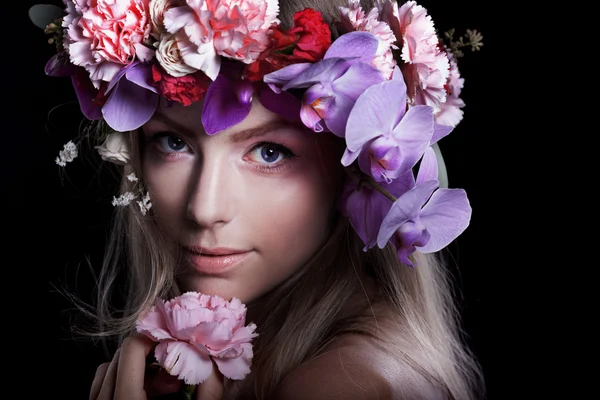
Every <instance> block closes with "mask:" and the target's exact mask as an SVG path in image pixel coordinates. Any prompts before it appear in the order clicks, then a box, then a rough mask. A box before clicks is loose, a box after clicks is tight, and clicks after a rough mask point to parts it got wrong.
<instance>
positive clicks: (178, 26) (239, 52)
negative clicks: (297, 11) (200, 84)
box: [164, 0, 279, 80]
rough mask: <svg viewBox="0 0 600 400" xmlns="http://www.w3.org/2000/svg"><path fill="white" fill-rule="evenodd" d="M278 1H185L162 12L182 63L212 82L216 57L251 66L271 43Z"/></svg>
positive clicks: (216, 66) (216, 62)
mask: <svg viewBox="0 0 600 400" xmlns="http://www.w3.org/2000/svg"><path fill="white" fill-rule="evenodd" d="M278 12H279V4H278V2H277V0H187V6H183V7H174V8H171V9H170V10H167V11H166V12H165V13H164V25H165V28H166V29H167V31H168V32H170V33H172V34H175V35H176V36H175V37H176V38H177V40H178V43H177V46H178V48H179V49H180V52H181V56H182V58H183V60H184V62H185V63H186V64H187V65H189V66H191V67H194V68H196V69H199V70H201V71H203V72H204V73H205V74H206V75H207V76H208V77H209V78H211V79H212V80H215V79H216V77H217V75H218V73H219V69H220V65H221V64H220V58H219V56H225V57H228V58H231V59H234V60H239V61H242V62H244V63H246V64H250V63H252V62H254V61H256V60H257V59H258V56H259V54H260V53H261V52H262V51H263V50H265V49H266V48H267V47H268V45H269V43H270V33H269V31H270V28H271V27H272V25H273V24H276V23H279V20H278V19H277V14H278Z"/></svg>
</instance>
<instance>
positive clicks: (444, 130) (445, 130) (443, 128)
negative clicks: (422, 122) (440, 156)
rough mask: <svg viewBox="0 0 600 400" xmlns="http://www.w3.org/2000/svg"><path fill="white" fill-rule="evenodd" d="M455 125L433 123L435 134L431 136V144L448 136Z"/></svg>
mask: <svg viewBox="0 0 600 400" xmlns="http://www.w3.org/2000/svg"><path fill="white" fill-rule="evenodd" d="M452 130H454V127H452V126H448V125H440V124H436V123H434V124H433V135H432V136H431V141H430V144H434V143H437V142H438V141H439V140H440V139H441V138H443V137H445V136H448V134H449V133H450V132H452Z"/></svg>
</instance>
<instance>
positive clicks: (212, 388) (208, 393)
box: [196, 362, 223, 400]
mask: <svg viewBox="0 0 600 400" xmlns="http://www.w3.org/2000/svg"><path fill="white" fill-rule="evenodd" d="M222 398H223V375H222V374H221V372H219V368H218V367H217V366H216V365H215V363H214V362H213V368H212V373H211V374H210V375H209V376H208V378H207V379H206V380H205V381H204V382H202V383H201V384H199V385H198V390H197V391H196V400H221V399H222Z"/></svg>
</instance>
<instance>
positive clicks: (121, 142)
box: [95, 132, 129, 165]
mask: <svg viewBox="0 0 600 400" xmlns="http://www.w3.org/2000/svg"><path fill="white" fill-rule="evenodd" d="M128 134H129V133H124V132H114V133H110V134H108V136H107V137H106V140H105V141H104V143H102V145H101V146H96V147H95V148H96V150H98V153H99V154H100V157H102V159H103V160H104V161H110V162H113V163H115V164H120V165H124V164H127V163H128V162H129V141H128V140H127V137H126V136H125V135H128Z"/></svg>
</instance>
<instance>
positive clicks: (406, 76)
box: [32, 0, 483, 400]
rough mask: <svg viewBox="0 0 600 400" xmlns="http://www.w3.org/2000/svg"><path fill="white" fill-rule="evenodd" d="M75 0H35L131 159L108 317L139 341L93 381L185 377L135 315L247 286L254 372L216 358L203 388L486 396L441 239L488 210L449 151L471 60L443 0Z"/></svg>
mask: <svg viewBox="0 0 600 400" xmlns="http://www.w3.org/2000/svg"><path fill="white" fill-rule="evenodd" d="M112 3H115V4H114V5H111V4H112ZM66 4H67V10H66V14H65V13H64V12H63V13H62V14H60V13H58V14H55V15H53V16H52V17H53V18H54V17H58V18H60V19H59V20H58V21H57V22H55V23H54V25H47V21H46V22H43V23H42V22H40V21H41V19H42V17H40V15H38V14H35V13H32V19H33V20H34V22H36V24H38V25H41V26H45V27H46V29H47V31H48V32H50V33H52V34H54V35H55V38H56V40H57V42H58V43H59V45H58V50H59V51H58V54H57V57H55V58H53V60H51V61H50V62H49V64H48V65H47V72H48V73H49V74H50V75H61V74H62V75H69V76H71V77H72V79H73V82H74V83H75V88H76V91H77V94H78V98H79V100H80V104H81V109H82V112H83V113H84V114H85V115H86V117H88V118H89V119H91V120H96V121H98V125H97V129H96V130H95V131H92V130H87V131H86V134H87V135H91V136H92V137H93V138H95V139H96V140H98V144H99V145H98V146H97V149H98V151H99V152H100V155H101V156H102V158H103V159H104V160H107V161H112V162H113V165H115V166H116V167H117V169H118V172H119V173H120V174H121V176H122V183H121V193H120V194H118V195H117V196H115V199H114V202H113V204H115V205H116V206H117V207H116V210H115V222H114V229H113V230H112V232H113V236H112V238H111V242H110V246H109V247H108V248H107V254H106V262H105V264H104V265H103V268H102V270H101V276H100V280H99V287H98V293H99V298H98V304H97V314H96V317H97V318H98V321H99V323H98V327H100V328H101V329H100V332H98V334H100V335H103V336H105V337H107V338H114V337H116V338H118V340H119V343H120V344H121V345H120V348H119V350H117V352H116V353H115V355H114V357H113V359H112V361H111V362H109V363H106V364H103V365H101V366H100V367H99V368H98V371H97V374H96V376H95V378H94V382H93V384H92V388H91V391H90V398H91V399H111V398H114V399H137V398H146V397H148V398H155V397H158V396H160V395H164V394H168V393H172V392H176V391H178V390H180V388H181V384H182V382H181V381H180V380H177V379H173V377H170V375H168V374H167V373H165V372H164V370H162V369H158V370H157V369H156V368H154V367H152V366H149V363H148V359H149V357H150V355H151V352H152V348H153V345H154V343H153V342H152V341H150V340H149V339H147V338H145V337H144V336H142V335H139V334H136V332H135V326H136V322H137V321H139V320H140V318H142V317H143V316H144V315H145V314H146V313H147V312H148V310H149V309H150V308H151V307H152V306H153V305H154V304H155V302H156V299H169V298H173V297H175V296H178V295H180V294H182V293H184V292H188V291H194V292H200V293H204V294H209V295H218V296H221V297H223V298H225V299H232V298H238V299H240V300H241V301H242V302H243V303H245V304H246V305H247V307H248V308H247V316H246V319H247V321H251V322H253V323H255V324H256V326H257V333H258V336H257V337H256V338H255V339H254V341H253V352H254V357H253V358H252V367H251V372H250V373H249V374H248V376H246V377H245V378H244V379H242V380H230V379H223V377H222V376H221V375H220V373H219V372H218V371H217V370H216V369H214V372H213V374H212V375H211V376H210V378H209V379H207V380H206V381H205V382H202V383H201V384H200V385H198V390H197V391H196V392H195V395H194V396H195V398H198V399H211V398H223V399H269V398H270V399H283V400H285V399H334V398H339V399H458V400H467V399H476V398H482V397H483V388H482V385H481V382H482V380H481V374H480V371H479V369H478V365H477V362H476V360H475V359H474V358H473V357H472V355H471V354H470V352H469V350H468V348H466V346H465V345H464V343H463V342H462V340H461V337H462V336H461V326H460V323H459V319H458V315H457V310H456V308H455V304H454V299H453V293H452V291H451V288H450V282H449V276H448V273H447V271H446V269H445V267H444V265H443V264H442V263H441V262H440V259H441V258H440V257H439V255H438V254H439V253H438V251H439V250H441V249H442V248H443V247H444V246H445V245H447V244H448V243H449V242H450V241H452V240H453V239H454V238H455V237H456V236H458V235H459V234H460V233H461V232H462V231H463V230H464V229H465V228H466V226H467V225H468V220H469V217H470V207H469V205H468V201H467V200H466V197H465V194H464V191H462V190H460V189H447V188H444V187H440V186H443V184H442V185H440V182H441V181H443V175H439V174H440V172H439V171H440V170H441V171H442V172H443V168H442V166H443V165H442V164H441V163H440V161H441V159H440V158H439V154H438V156H437V157H436V151H437V148H436V142H437V141H438V140H439V139H440V138H442V137H443V136H445V135H447V134H448V133H450V131H451V130H452V127H453V126H455V125H456V124H457V123H458V121H460V118H462V111H460V107H461V106H462V103H461V100H460V98H459V97H458V95H459V94H460V88H461V87H462V79H460V77H459V75H457V70H456V63H455V58H454V56H453V53H452V51H451V49H450V47H444V46H443V45H442V44H441V43H440V42H439V39H438V37H437V36H436V33H435V31H434V30H433V24H432V22H431V19H430V17H429V16H428V15H427V12H426V10H425V9H423V8H422V7H420V6H419V5H417V4H416V3H414V2H407V3H406V4H396V3H395V2H391V1H380V2H378V3H377V4H373V3H371V2H361V3H360V4H359V3H358V2H357V1H353V0H350V1H347V0H344V1H342V0H339V1H337V0H336V1H331V0H327V1H325V0H320V1H319V0H313V1H309V0H304V1H292V0H288V1H286V0H280V1H279V2H277V1H275V0H235V1H233V0H230V1H226V0H214V1H206V2H204V1H201V0H196V1H192V0H188V1H187V2H186V1H183V0H181V1H179V0H150V1H148V0H117V1H114V2H107V1H104V2H101V1H98V2H91V1H85V0H77V1H74V0H73V1H67V2H66ZM39 10H40V9H39V8H38V11H39ZM47 11H48V10H46V12H47ZM45 16H46V17H47V14H45ZM107 21H109V22H110V23H108V22H107ZM112 33H114V34H112ZM117 33H118V34H117ZM115 38H117V39H115ZM472 44H473V46H474V48H476V47H477V40H476V38H475V39H474V40H473V41H472ZM423 66H428V67H429V69H428V70H427V72H426V73H424V72H423V69H422V67H423ZM436 68H437V69H436ZM453 74H454V75H453ZM414 79H417V81H415V80H414ZM419 79H420V81H419ZM415 82H420V83H419V84H414V83H415ZM90 94H91V95H90ZM452 107H453V108H452ZM76 155H77V145H76V144H74V143H69V144H68V145H66V146H65V149H64V150H63V151H62V152H61V153H60V155H59V157H58V158H57V163H59V164H61V165H65V164H66V163H67V162H69V161H71V160H72V159H73V158H74V157H75V156H76ZM340 161H341V162H340ZM436 207H437V208H436ZM122 279H124V281H123V282H125V283H124V284H125V288H126V289H125V290H124V291H123V290H122V286H120V283H122V282H121V280H122ZM116 288H118V289H119V290H120V293H124V296H123V297H122V298H121V297H115V289H116ZM116 298H117V299H118V301H117V302H116V303H114V300H115V299H116ZM115 310H119V311H118V312H117V311H115Z"/></svg>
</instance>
